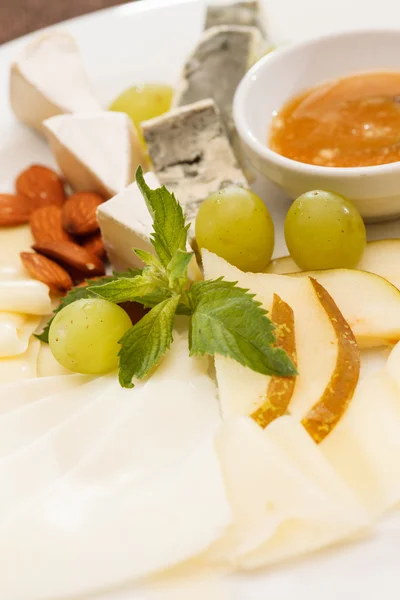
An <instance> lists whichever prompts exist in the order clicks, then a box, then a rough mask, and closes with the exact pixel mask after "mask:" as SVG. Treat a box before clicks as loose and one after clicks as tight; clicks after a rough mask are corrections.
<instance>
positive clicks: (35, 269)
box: [21, 252, 73, 295]
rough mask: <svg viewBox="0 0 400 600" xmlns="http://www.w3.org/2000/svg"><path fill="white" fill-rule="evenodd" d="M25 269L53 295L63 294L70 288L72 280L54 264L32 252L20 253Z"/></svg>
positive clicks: (63, 270)
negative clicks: (47, 287)
mask: <svg viewBox="0 0 400 600" xmlns="http://www.w3.org/2000/svg"><path fill="white" fill-rule="evenodd" d="M21 260H22V262H23V265H24V267H25V269H26V270H27V271H28V273H29V274H30V275H31V277H33V278H34V279H38V280H39V281H42V282H43V283H45V284H46V285H48V286H49V288H50V290H51V291H52V292H53V293H54V294H61V295H63V294H65V293H66V292H68V290H70V289H71V288H72V285H73V284H72V279H71V277H70V276H69V275H68V273H67V271H66V270H65V269H63V268H62V267H60V265H58V264H57V263H56V262H54V261H53V260H50V259H49V258H46V257H45V256H42V255H41V254H35V253H34V252H21Z"/></svg>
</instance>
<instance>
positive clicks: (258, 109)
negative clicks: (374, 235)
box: [233, 29, 400, 221]
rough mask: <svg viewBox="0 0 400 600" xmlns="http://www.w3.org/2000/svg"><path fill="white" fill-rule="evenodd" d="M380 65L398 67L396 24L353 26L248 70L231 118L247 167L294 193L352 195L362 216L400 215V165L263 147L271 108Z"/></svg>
mask: <svg viewBox="0 0 400 600" xmlns="http://www.w3.org/2000/svg"><path fill="white" fill-rule="evenodd" d="M382 70H386V71H399V72H400V29H399V30H367V31H350V32H346V33H340V34H336V35H330V36H326V37H322V38H318V39H313V40H310V41H307V42H303V43H300V44H295V45H292V46H290V47H287V48H283V49H281V50H275V51H274V52H272V53H271V54H269V55H266V56H265V57H264V58H262V59H261V60H260V61H259V62H258V63H257V64H256V65H254V67H253V68H252V69H250V71H249V72H248V73H247V74H246V75H245V77H244V78H243V80H242V81H241V83H240V85H239V87H238V89H237V91H236V96H235V99H234V106H233V113H234V120H235V124H236V127H237V130H238V132H239V135H240V138H241V140H242V143H243V145H244V149H245V153H246V155H247V158H248V160H249V162H250V164H251V165H252V166H253V167H254V168H255V169H256V170H257V171H259V172H260V173H261V174H262V175H264V176H266V177H267V178H268V179H271V180H272V181H273V182H275V183H276V184H277V185H278V186H280V187H281V188H282V189H283V190H284V191H285V192H286V193H287V194H288V196H290V197H291V198H297V196H299V195H300V194H303V193H304V192H306V191H309V190H313V189H325V190H330V191H334V192H338V193H340V194H343V195H344V196H346V197H347V198H349V199H351V200H352V201H353V202H354V203H355V204H356V206H357V207H358V209H359V211H360V213H361V215H362V216H363V217H364V219H366V220H369V221H380V220H388V219H392V218H396V217H399V216H400V162H395V163H390V164H387V165H379V166H374V167H354V168H339V167H320V166H317V165H309V164H305V163H301V162H297V161H294V160H291V159H289V158H286V157H284V156H281V155H280V154H278V153H276V152H274V151H273V150H271V149H270V148H268V146H267V139H268V135H269V128H270V124H271V119H272V116H273V113H274V111H277V110H279V109H280V108H281V107H282V105H283V104H285V102H287V101H288V100H289V99H291V98H293V96H296V95H297V94H299V93H301V92H302V91H305V90H307V89H308V88H311V87H313V86H315V85H318V84H321V83H323V82H326V81H329V80H332V79H336V78H339V77H343V76H347V75H351V74H355V73H361V72H368V71H370V72H371V71H382ZM399 92H400V90H399ZM399 133H400V132H399Z"/></svg>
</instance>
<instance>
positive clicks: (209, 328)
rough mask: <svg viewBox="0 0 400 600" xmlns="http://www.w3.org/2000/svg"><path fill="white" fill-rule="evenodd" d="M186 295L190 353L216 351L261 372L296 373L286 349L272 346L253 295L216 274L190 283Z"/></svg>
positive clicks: (270, 327) (272, 339)
mask: <svg viewBox="0 0 400 600" xmlns="http://www.w3.org/2000/svg"><path fill="white" fill-rule="evenodd" d="M188 296H189V301H190V303H191V306H192V311H193V313H192V317H191V320H190V329H189V348H190V354H191V355H193V354H200V355H203V354H209V355H211V356H212V355H214V354H220V355H222V356H229V357H230V358H233V359H234V360H236V361H237V362H239V363H240V364H241V365H244V366H246V367H249V368H250V369H252V370H253V371H256V372H258V373H263V374H264V375H282V376H289V375H296V373H297V371H296V368H295V366H294V365H293V363H292V361H291V360H290V358H289V357H288V356H287V354H286V352H285V351H284V350H282V349H281V348H276V347H274V345H273V344H274V343H275V336H274V326H273V324H272V323H271V321H270V320H269V319H268V317H267V316H266V311H265V310H264V309H263V308H261V304H260V303H259V302H257V301H256V300H254V295H252V294H249V293H248V291H247V290H244V289H242V288H239V287H236V284H235V283H232V282H229V281H225V280H224V279H222V278H220V279H216V280H214V281H200V282H198V283H194V284H193V285H192V287H191V288H190V291H189V294H188Z"/></svg>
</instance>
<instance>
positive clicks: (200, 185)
mask: <svg viewBox="0 0 400 600" xmlns="http://www.w3.org/2000/svg"><path fill="white" fill-rule="evenodd" d="M142 129H143V134H144V137H145V140H146V142H147V147H148V150H149V154H150V158H151V161H152V163H153V169H154V172H155V174H156V175H157V177H158V179H159V180H160V182H161V183H162V184H163V185H165V186H166V187H167V189H168V190H169V191H170V192H173V193H174V194H175V196H176V198H177V200H178V201H179V202H180V204H181V205H182V208H183V211H184V212H185V214H186V216H187V218H188V219H189V220H190V221H192V220H193V219H194V218H195V217H196V214H197V211H198V208H199V206H200V204H201V203H202V201H203V200H204V199H205V198H207V196H209V195H210V194H212V193H213V192H217V191H218V190H220V189H222V188H224V187H227V186H228V185H240V186H242V187H248V184H247V181H246V178H245V176H244V174H243V173H242V171H241V170H240V167H239V165H238V163H237V161H236V158H235V156H234V153H233V151H232V148H231V146H230V144H229V140H228V137H227V135H226V132H225V128H224V125H223V123H222V120H221V116H220V113H219V110H218V108H217V106H216V104H215V102H214V101H213V100H202V101H201V102H196V103H195V104H191V105H189V106H184V107H182V108H178V109H176V110H173V111H171V112H169V113H167V114H165V115H162V116H161V117H157V118H155V119H152V120H151V121H146V122H144V123H143V124H142Z"/></svg>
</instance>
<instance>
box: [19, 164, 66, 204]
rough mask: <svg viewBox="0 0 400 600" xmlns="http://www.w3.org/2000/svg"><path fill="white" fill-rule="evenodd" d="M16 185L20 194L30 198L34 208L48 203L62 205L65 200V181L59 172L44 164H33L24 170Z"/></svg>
mask: <svg viewBox="0 0 400 600" xmlns="http://www.w3.org/2000/svg"><path fill="white" fill-rule="evenodd" d="M15 185H16V189H17V192H18V194H20V195H21V196H25V197H26V198H28V199H29V200H30V201H31V203H32V207H34V208H39V207H40V206H47V205H48V204H56V205H58V206H61V205H62V204H63V202H64V201H65V190H64V183H63V182H62V180H61V179H60V177H59V176H58V175H57V173H55V172H54V171H52V170H51V169H49V168H47V167H44V166H43V165H32V166H31V167H29V168H28V169H26V170H25V171H23V172H22V173H21V174H20V175H19V176H18V177H17V180H16V183H15Z"/></svg>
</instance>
